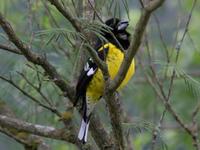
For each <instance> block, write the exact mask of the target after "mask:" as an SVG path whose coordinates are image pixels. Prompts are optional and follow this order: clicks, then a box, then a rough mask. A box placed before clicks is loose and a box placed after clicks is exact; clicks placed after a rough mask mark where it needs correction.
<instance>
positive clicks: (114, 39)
mask: <svg viewBox="0 0 200 150" xmlns="http://www.w3.org/2000/svg"><path fill="white" fill-rule="evenodd" d="M105 24H106V25H107V26H108V27H110V28H109V30H110V31H108V29H105V30H104V31H102V32H103V34H102V35H103V36H104V37H105V38H106V39H107V40H108V41H109V42H111V43H112V44H114V45H116V46H117V47H119V48H120V47H121V46H122V47H123V49H124V50H126V49H128V47H129V45H130V40H129V37H130V34H129V33H128V32H127V31H126V28H127V27H128V25H129V24H128V21H124V20H120V19H118V18H111V19H109V20H107V21H106V22H105ZM111 32H112V34H111ZM120 45H121V46H120Z"/></svg>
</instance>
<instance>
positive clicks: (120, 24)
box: [117, 21, 129, 31]
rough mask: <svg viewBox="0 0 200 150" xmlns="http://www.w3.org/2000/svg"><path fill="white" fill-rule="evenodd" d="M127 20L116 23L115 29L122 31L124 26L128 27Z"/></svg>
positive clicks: (124, 28)
mask: <svg viewBox="0 0 200 150" xmlns="http://www.w3.org/2000/svg"><path fill="white" fill-rule="evenodd" d="M128 25H129V24H128V21H120V22H119V23H118V27H117V30H118V31H122V30H126V28H127V27H128Z"/></svg>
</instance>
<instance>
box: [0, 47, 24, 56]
mask: <svg viewBox="0 0 200 150" xmlns="http://www.w3.org/2000/svg"><path fill="white" fill-rule="evenodd" d="M0 49H1V50H4V51H8V52H11V53H15V54H18V55H22V53H21V52H20V51H19V50H18V49H15V48H12V47H9V46H6V45H3V44H0Z"/></svg>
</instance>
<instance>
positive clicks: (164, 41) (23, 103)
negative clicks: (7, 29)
mask: <svg viewBox="0 0 200 150" xmlns="http://www.w3.org/2000/svg"><path fill="white" fill-rule="evenodd" d="M192 2H193V1H189V0H177V1H166V2H165V4H164V5H163V6H162V7H161V8H160V9H159V10H158V11H156V12H155V13H154V15H153V16H152V17H151V21H150V23H149V24H148V27H147V30H146V35H145V37H144V42H143V45H142V46H141V48H140V51H139V53H138V54H137V56H136V65H137V66H136V67H137V69H136V74H135V76H134V78H133V79H132V80H131V82H130V83H129V84H128V86H127V87H126V88H125V89H123V91H121V92H120V94H121V97H122V104H123V108H124V110H125V112H126V116H127V117H128V118H129V117H130V118H131V122H132V123H124V129H125V132H126V134H129V135H130V136H131V140H130V143H131V144H132V145H133V147H134V149H135V150H148V149H150V147H151V146H150V145H151V142H152V132H153V130H154V128H155V127H157V125H158V123H159V120H160V117H161V115H162V113H163V111H164V105H163V103H162V101H161V100H160V99H159V97H158V96H157V95H156V94H155V92H154V90H153V88H152V86H151V85H150V84H149V83H148V82H147V80H146V77H145V76H149V77H152V78H153V75H152V72H151V70H150V65H152V66H153V67H154V69H155V70H156V74H157V76H158V77H159V78H160V79H161V81H162V83H163V87H164V89H166V91H167V90H168V88H169V83H170V77H171V75H172V73H173V69H175V71H176V77H175V80H174V85H173V87H172V94H171V97H170V103H171V106H172V107H173V108H174V110H175V111H176V113H177V114H178V115H179V116H180V117H181V118H182V119H183V121H184V123H185V124H188V125H190V124H191V123H192V113H193V111H194V110H195V109H196V107H198V105H199V100H200V98H199V88H200V82H199V81H200V68H199V65H200V50H199V48H200V45H199V38H200V30H199V24H200V21H199V16H200V11H199V9H200V3H199V2H197V4H196V7H195V9H194V11H193V13H192V18H191V21H190V25H189V28H188V32H187V35H186V37H185V39H184V41H183V44H182V46H181V48H180V56H179V59H178V63H177V64H175V56H176V50H177V46H178V44H179V42H180V40H181V38H182V36H183V33H184V30H185V26H186V23H187V20H188V16H189V13H190V10H191V8H192ZM63 3H64V4H65V6H66V7H68V8H69V9H70V10H71V12H72V13H73V14H74V16H75V15H77V16H78V15H79V13H80V12H79V11H81V10H79V8H78V6H79V0H77V1H73V0H63ZM95 3H96V5H95V9H96V11H97V12H98V13H99V14H100V16H101V18H102V19H103V20H105V19H108V18H110V17H112V16H117V17H120V18H124V19H128V20H129V21H130V27H129V29H128V30H129V31H130V32H132V30H133V28H134V25H135V24H136V22H137V19H138V18H139V16H140V3H139V1H131V0H129V1H128V0H127V1H120V0H102V1H100V0H97V1H95ZM0 11H1V12H2V13H3V14H4V15H5V17H6V18H7V19H8V20H9V21H10V22H11V24H12V26H13V28H14V30H15V31H16V33H17V35H18V36H19V37H20V38H21V39H22V40H23V42H25V43H27V44H28V45H30V46H31V48H32V49H33V50H34V51H36V52H38V53H40V54H42V55H45V56H46V57H47V58H48V60H49V61H50V62H51V63H52V64H53V65H54V66H55V67H56V69H57V70H58V71H59V73H61V74H62V76H63V78H64V79H65V80H66V81H67V82H72V81H71V80H72V79H73V75H74V70H75V68H76V66H77V63H76V62H77V60H78V59H79V54H80V50H81V48H80V47H77V45H76V38H77V36H80V35H77V33H76V32H75V31H74V29H73V28H72V26H71V25H70V23H69V22H68V21H67V20H66V19H65V18H64V17H63V16H62V15H60V13H59V12H58V11H57V10H56V9H55V8H54V7H53V6H51V5H50V4H49V3H47V2H46V1H45V0H41V1H40V0H1V1H0ZM80 18H81V19H82V22H83V24H86V29H88V30H91V31H93V30H94V29H93V28H94V27H93V26H90V25H87V20H85V19H84V15H83V16H82V17H80ZM96 20H98V18H96ZM145 41H148V47H149V49H148V50H147V45H146V44H145ZM0 43H1V44H5V45H9V46H13V45H12V43H10V42H9V41H8V39H7V37H6V36H5V34H4V33H3V31H2V30H1V29H0ZM146 43H147V42H146ZM166 51H167V52H166ZM167 53H168V54H169V58H170V63H167V57H166V54H167ZM149 54H150V55H151V59H150V58H149ZM140 63H142V66H143V67H141V65H140ZM33 68H34V69H33ZM35 69H37V70H38V71H39V72H41V74H38V73H36V72H35ZM18 72H21V73H23V74H24V75H25V76H26V77H28V79H29V80H30V81H31V82H33V83H34V85H37V84H38V83H39V81H38V80H40V81H42V87H41V88H42V91H43V92H44V93H45V95H46V96H47V97H48V98H49V99H50V100H51V103H53V105H55V106H56V107H57V108H58V109H59V110H61V111H64V110H65V107H66V105H67V102H66V101H67V100H66V99H65V98H63V97H62V95H61V92H60V91H59V89H58V88H57V87H56V86H55V85H54V84H53V83H51V82H48V78H47V77H46V76H43V74H44V72H43V70H42V69H41V68H40V67H38V66H35V65H33V64H31V63H29V62H27V61H26V60H25V59H24V58H23V57H22V56H19V55H16V54H13V53H9V52H7V51H1V50H0V75H1V76H6V77H9V76H11V77H12V79H13V80H14V81H15V83H17V84H18V85H19V86H20V87H21V88H23V89H25V90H26V91H27V92H28V93H30V94H31V95H33V96H34V97H36V98H39V99H41V97H40V95H39V94H38V93H37V91H35V90H34V89H33V88H32V87H30V85H28V84H27V82H26V81H25V79H23V78H22V76H20V74H19V73H18ZM145 74H146V75H145ZM72 84H74V83H73V82H72ZM0 102H5V103H6V104H7V105H8V106H9V107H10V108H11V109H12V110H13V112H14V113H15V115H16V116H17V117H19V118H22V119H23V120H26V121H28V122H32V123H38V124H44V125H53V126H55V127H61V126H62V125H61V123H60V122H59V121H58V118H57V117H56V116H55V115H53V114H52V113H50V112H49V111H47V110H45V109H43V108H41V107H40V106H38V104H36V103H34V102H32V101H31V100H30V99H28V98H27V97H26V96H24V95H23V94H22V93H21V92H19V91H18V90H17V89H15V88H14V87H12V86H11V85H10V84H8V83H6V82H4V81H2V80H0ZM0 105H1V103H0ZM97 107H98V108H96V110H97V111H98V112H99V113H100V115H101V117H102V121H103V122H104V123H105V124H108V122H109V120H108V119H109V118H108V117H107V115H108V114H107V113H106V111H105V103H104V101H101V102H100V103H99V104H98V106H97ZM74 116H76V118H77V119H76V120H75V121H77V126H78V125H79V122H80V120H79V118H78V116H77V114H75V115H74ZM195 120H196V121H197V123H200V119H199V114H197V116H196V117H195ZM107 130H110V127H109V126H107ZM46 140H47V143H48V144H49V145H50V146H51V147H52V149H53V150H73V149H76V148H75V147H74V146H73V145H72V144H70V143H65V142H60V141H56V140H50V139H46ZM166 148H167V149H169V150H193V149H194V147H193V144H192V139H191V137H190V136H189V135H188V134H187V133H186V132H185V131H184V130H183V129H182V128H181V127H180V126H179V124H178V123H177V121H176V120H175V119H174V118H173V117H172V116H171V114H170V113H168V112H167V113H166V115H165V116H164V120H163V123H162V127H161V129H160V130H159V133H158V138H157V142H156V149H157V150H160V149H166ZM0 149H1V150H22V149H23V147H22V146H21V145H20V144H18V143H17V142H15V141H14V140H13V139H11V138H9V137H7V136H5V135H4V134H1V133H0Z"/></svg>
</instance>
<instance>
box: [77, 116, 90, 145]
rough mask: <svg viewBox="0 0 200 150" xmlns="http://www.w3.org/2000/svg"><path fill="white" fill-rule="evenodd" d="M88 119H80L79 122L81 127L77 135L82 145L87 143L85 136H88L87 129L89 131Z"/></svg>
mask: <svg viewBox="0 0 200 150" xmlns="http://www.w3.org/2000/svg"><path fill="white" fill-rule="evenodd" d="M89 124H90V121H89V117H87V118H86V119H84V118H83V119H82V121H81V127H80V130H79V133H78V139H79V140H81V141H82V142H83V143H86V142H87V135H88V129H89Z"/></svg>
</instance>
